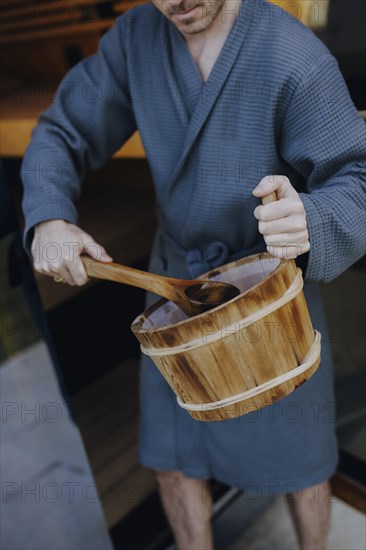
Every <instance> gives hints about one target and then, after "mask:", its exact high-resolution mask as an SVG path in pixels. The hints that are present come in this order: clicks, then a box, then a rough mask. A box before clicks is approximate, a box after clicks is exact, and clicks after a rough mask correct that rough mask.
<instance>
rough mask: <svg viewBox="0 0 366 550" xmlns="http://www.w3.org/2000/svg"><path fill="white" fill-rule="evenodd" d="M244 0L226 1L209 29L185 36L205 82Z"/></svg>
mask: <svg viewBox="0 0 366 550" xmlns="http://www.w3.org/2000/svg"><path fill="white" fill-rule="evenodd" d="M243 1H244V0H226V1H225V2H224V4H223V6H222V9H221V11H220V12H219V13H218V14H217V17H216V18H215V19H214V20H213V22H212V23H211V25H210V26H209V28H208V29H206V30H204V31H202V32H200V33H197V34H191V35H184V38H185V40H186V42H187V46H188V48H189V51H190V52H191V54H192V57H193V59H194V60H195V62H196V64H197V66H198V68H199V70H200V72H201V75H202V78H203V80H207V78H208V76H209V74H210V72H211V69H212V67H213V65H214V64H215V61H216V59H217V58H218V56H219V55H220V52H221V49H222V47H223V45H224V43H225V41H226V38H227V37H228V35H229V34H230V31H231V28H232V26H233V25H234V23H235V20H236V18H237V17H238V14H239V11H240V6H241V4H242V2H243Z"/></svg>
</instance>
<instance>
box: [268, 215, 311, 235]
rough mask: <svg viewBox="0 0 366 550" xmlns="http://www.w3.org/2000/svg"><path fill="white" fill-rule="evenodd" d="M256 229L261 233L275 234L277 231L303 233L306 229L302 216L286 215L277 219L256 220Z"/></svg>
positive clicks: (304, 219)
mask: <svg viewBox="0 0 366 550" xmlns="http://www.w3.org/2000/svg"><path fill="white" fill-rule="evenodd" d="M258 230H259V232H260V233H262V235H277V234H279V233H303V232H305V231H307V224H306V218H305V217H304V216H288V217H287V218H281V219H279V220H273V221H268V222H263V221H260V222H258Z"/></svg>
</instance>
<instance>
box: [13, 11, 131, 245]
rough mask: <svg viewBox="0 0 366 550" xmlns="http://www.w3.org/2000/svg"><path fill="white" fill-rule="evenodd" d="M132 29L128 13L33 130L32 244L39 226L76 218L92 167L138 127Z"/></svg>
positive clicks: (27, 167)
mask: <svg viewBox="0 0 366 550" xmlns="http://www.w3.org/2000/svg"><path fill="white" fill-rule="evenodd" d="M127 33H128V26H127V17H124V16H122V17H121V18H119V19H118V20H117V23H116V25H115V26H114V27H113V28H112V29H111V30H110V31H109V32H108V33H107V34H106V35H105V36H104V37H103V38H102V40H101V42H100V46H99V49H98V52H97V53H96V54H95V55H93V56H91V57H89V58H87V59H85V60H83V61H82V62H81V63H79V64H78V65H77V66H76V67H74V68H73V69H72V70H71V71H69V73H68V74H67V75H66V77H65V79H64V80H63V81H62V82H61V84H60V86H59V89H58V91H57V93H56V97H55V100H54V102H53V104H52V106H51V107H50V108H49V109H48V110H47V111H45V112H44V113H42V115H41V117H40V119H39V123H38V125H37V127H36V129H35V130H34V132H33V135H32V141H31V143H30V145H29V147H28V149H27V151H26V153H25V157H24V161H23V164H22V180H23V185H24V196H23V211H24V215H25V222H26V227H25V245H26V248H28V249H29V245H30V242H31V239H32V233H33V231H32V227H34V225H36V224H38V223H40V222H42V221H46V220H50V219H56V218H61V219H64V220H66V221H69V222H71V223H76V221H77V213H76V209H75V206H74V202H75V200H76V199H77V197H78V196H79V194H80V189H81V182H82V180H83V177H84V174H85V171H86V169H87V168H91V169H95V168H98V167H100V166H102V165H103V164H104V163H105V162H106V160H107V159H108V158H110V157H111V156H112V155H113V154H114V153H115V152H116V151H117V150H118V149H119V148H120V147H121V146H122V145H123V143H124V142H125V141H126V140H127V139H128V138H129V137H130V136H131V134H132V133H133V132H134V131H135V129H136V123H135V118H134V114H133V111H132V106H131V96H132V94H131V90H130V88H129V83H128V74H127V73H128V66H127V59H126V49H125V46H124V44H125V43H126V42H125V40H127V36H126V35H127Z"/></svg>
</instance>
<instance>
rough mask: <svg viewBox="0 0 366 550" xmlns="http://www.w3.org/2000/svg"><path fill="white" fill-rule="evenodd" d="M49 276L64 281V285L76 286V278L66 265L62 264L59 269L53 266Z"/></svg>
mask: <svg viewBox="0 0 366 550" xmlns="http://www.w3.org/2000/svg"><path fill="white" fill-rule="evenodd" d="M49 275H50V276H51V277H53V278H54V279H62V282H63V283H67V284H69V285H71V286H75V281H74V278H73V276H72V275H71V273H70V271H69V270H68V268H67V267H66V265H65V264H60V265H58V266H57V267H56V266H51V267H50V270H49Z"/></svg>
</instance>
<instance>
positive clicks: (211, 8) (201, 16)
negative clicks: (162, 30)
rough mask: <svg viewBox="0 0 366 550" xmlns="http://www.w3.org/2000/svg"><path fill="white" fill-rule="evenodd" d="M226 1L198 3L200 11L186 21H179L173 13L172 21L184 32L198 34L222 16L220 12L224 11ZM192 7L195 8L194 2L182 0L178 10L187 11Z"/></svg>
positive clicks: (210, 0) (211, 0)
mask: <svg viewBox="0 0 366 550" xmlns="http://www.w3.org/2000/svg"><path fill="white" fill-rule="evenodd" d="M225 2H226V0H217V1H216V2H213V0H209V1H208V2H207V3H206V2H203V3H202V4H197V5H198V6H199V9H198V10H197V11H198V13H197V14H194V15H192V17H190V18H189V19H186V20H185V21H181V22H179V21H177V20H176V19H175V18H174V16H173V14H171V15H170V17H172V23H174V25H175V26H176V27H177V29H178V30H179V31H180V32H182V33H183V34H188V35H193V34H198V33H200V32H203V31H205V30H206V29H208V28H209V27H210V26H211V25H212V23H213V21H214V20H215V19H216V18H217V17H220V13H221V12H222V9H223V7H224V4H225ZM190 8H193V5H192V4H190V3H188V2H182V4H181V5H180V6H179V9H177V10H176V11H177V12H178V11H179V12H182V11H187V10H188V9H190Z"/></svg>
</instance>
